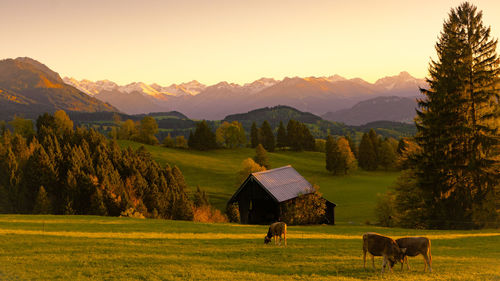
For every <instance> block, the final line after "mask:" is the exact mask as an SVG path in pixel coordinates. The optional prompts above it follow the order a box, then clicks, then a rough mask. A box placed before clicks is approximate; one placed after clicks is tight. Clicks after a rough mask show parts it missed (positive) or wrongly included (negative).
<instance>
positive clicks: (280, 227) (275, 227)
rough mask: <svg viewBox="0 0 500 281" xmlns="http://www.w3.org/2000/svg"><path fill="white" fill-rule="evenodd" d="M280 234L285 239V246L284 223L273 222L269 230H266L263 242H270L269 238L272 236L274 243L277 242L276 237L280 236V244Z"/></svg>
mask: <svg viewBox="0 0 500 281" xmlns="http://www.w3.org/2000/svg"><path fill="white" fill-rule="evenodd" d="M281 235H283V239H284V240H285V247H286V223H284V222H275V223H273V224H271V226H270V227H269V231H267V235H266V237H264V243H265V244H267V243H269V242H271V238H273V237H274V244H275V245H276V244H277V240H278V237H279V238H280V245H281Z"/></svg>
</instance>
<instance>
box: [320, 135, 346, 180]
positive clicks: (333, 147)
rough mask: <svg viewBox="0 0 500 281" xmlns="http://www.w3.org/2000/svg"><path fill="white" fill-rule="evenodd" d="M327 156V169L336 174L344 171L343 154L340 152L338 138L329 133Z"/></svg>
mask: <svg viewBox="0 0 500 281" xmlns="http://www.w3.org/2000/svg"><path fill="white" fill-rule="evenodd" d="M325 156H326V170H328V171H329V172H332V173H333V174H334V175H338V174H340V173H343V171H344V165H343V164H344V163H343V160H342V155H341V153H340V150H339V146H338V143H337V140H336V139H335V138H334V137H333V136H331V135H328V137H327V138H326V147H325Z"/></svg>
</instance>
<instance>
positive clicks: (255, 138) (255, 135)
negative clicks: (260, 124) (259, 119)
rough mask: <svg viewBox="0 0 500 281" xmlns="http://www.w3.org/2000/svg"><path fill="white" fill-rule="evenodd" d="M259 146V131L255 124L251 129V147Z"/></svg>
mask: <svg viewBox="0 0 500 281" xmlns="http://www.w3.org/2000/svg"><path fill="white" fill-rule="evenodd" d="M257 145H259V129H257V124H255V122H253V123H252V128H251V129H250V146H251V147H252V148H255V147H257Z"/></svg>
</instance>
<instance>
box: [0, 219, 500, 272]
mask: <svg viewBox="0 0 500 281" xmlns="http://www.w3.org/2000/svg"><path fill="white" fill-rule="evenodd" d="M266 231H267V226H254V225H252V226H250V225H237V224H203V223H193V222H184V221H166V220H152V219H131V218H113V217H96V216H48V215H47V216H45V215H44V216H35V215H1V216H0V280H112V279H113V280H360V279H362V280H366V279H368V280H379V279H383V280H403V279H404V280H500V251H498V248H499V247H500V231H499V230H482V231H428V230H407V229H397V228H391V229H389V228H379V227H373V226H355V225H349V224H339V225H335V226H326V225H321V226H290V227H289V228H288V247H286V248H284V247H281V246H275V245H273V244H271V245H264V243H263V237H264V235H265V233H266ZM367 231H375V232H378V233H381V234H385V235H390V236H392V237H395V238H397V237H400V236H406V235H426V236H427V237H429V238H430V239H431V241H432V257H433V269H434V272H433V273H428V272H427V273H424V272H423V268H424V263H423V259H422V257H420V256H419V257H415V258H410V266H411V267H412V268H411V270H410V271H408V270H406V269H404V271H401V270H400V264H397V265H396V266H395V267H394V272H393V273H385V274H383V275H382V274H381V273H380V268H381V263H382V259H381V258H380V257H376V258H375V265H376V267H377V270H376V271H374V270H372V269H371V268H370V266H371V265H370V263H367V267H368V269H367V270H366V271H365V270H364V269H363V261H362V250H361V249H362V242H361V235H362V234H363V233H364V232H367ZM368 261H369V260H368Z"/></svg>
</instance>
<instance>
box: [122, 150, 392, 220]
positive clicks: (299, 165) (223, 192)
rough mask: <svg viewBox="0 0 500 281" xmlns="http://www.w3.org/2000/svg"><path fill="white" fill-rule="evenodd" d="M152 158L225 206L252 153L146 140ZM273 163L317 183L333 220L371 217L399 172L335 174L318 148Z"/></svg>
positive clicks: (282, 155) (274, 156)
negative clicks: (196, 148) (329, 203)
mask: <svg viewBox="0 0 500 281" xmlns="http://www.w3.org/2000/svg"><path fill="white" fill-rule="evenodd" d="M120 144H121V145H122V147H128V146H131V147H132V148H134V149H137V148H139V147H140V146H141V145H142V144H139V143H136V142H131V141H120ZM145 147H146V148H147V150H148V151H149V152H150V153H151V154H152V156H153V158H154V159H155V160H157V161H158V162H159V163H161V164H162V165H165V164H166V163H169V164H170V165H177V166H178V167H179V168H180V169H181V171H182V173H183V174H184V177H185V178H186V181H187V183H188V185H189V186H190V187H191V188H193V189H194V188H196V186H200V188H201V189H203V190H206V191H207V192H208V194H209V196H210V200H211V203H212V204H214V205H215V206H216V207H218V208H219V209H224V208H225V205H226V202H227V200H228V199H229V198H230V197H231V195H232V194H233V193H234V192H235V191H236V189H237V188H238V186H239V185H238V184H237V177H236V173H237V172H238V171H239V170H240V165H241V162H242V161H243V160H244V159H246V158H249V157H250V158H251V157H253V156H254V155H255V150H254V149H250V148H239V149H219V150H212V151H194V150H181V149H171V148H164V147H159V146H148V145H145ZM268 155H269V160H270V163H271V166H272V168H277V167H281V166H285V165H292V166H293V167H294V168H295V169H296V170H297V171H298V172H299V173H300V174H302V175H303V176H304V177H305V178H306V179H307V180H309V181H310V182H311V183H314V184H318V185H319V186H320V191H321V192H322V193H323V194H324V196H325V198H327V199H329V200H330V201H332V202H334V203H335V204H337V208H336V209H335V216H336V221H338V222H353V223H357V224H360V223H365V222H366V221H371V222H374V220H375V218H374V214H373V208H374V206H375V202H376V200H375V199H376V196H377V193H384V192H385V191H386V190H387V188H388V187H389V186H391V185H392V184H393V183H394V181H395V179H396V178H397V176H398V175H399V173H398V172H385V171H375V172H366V171H362V170H359V171H357V172H355V173H354V174H352V175H348V176H333V175H331V174H330V173H328V171H326V169H325V155H324V154H323V153H319V152H290V151H287V152H282V151H280V152H275V153H269V154H268Z"/></svg>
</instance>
